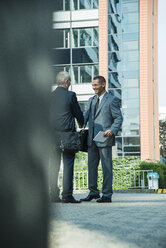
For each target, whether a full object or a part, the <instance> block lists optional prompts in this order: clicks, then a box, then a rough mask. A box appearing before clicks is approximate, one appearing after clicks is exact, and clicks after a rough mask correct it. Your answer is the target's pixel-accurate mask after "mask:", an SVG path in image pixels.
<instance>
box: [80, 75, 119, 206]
mask: <svg viewBox="0 0 166 248" xmlns="http://www.w3.org/2000/svg"><path fill="white" fill-rule="evenodd" d="M92 87H93V90H94V92H95V96H94V97H92V98H90V99H89V108H88V110H87V112H85V114H84V121H85V122H86V121H87V120H88V121H89V134H88V173H89V174H88V175H89V178H88V180H89V190H90V192H89V195H88V196H87V197H86V198H83V199H81V200H82V201H91V200H92V199H97V202H98V203H104V202H112V193H113V192H112V178H113V172H112V146H113V145H115V135H116V134H117V132H118V130H119V129H120V127H121V125H122V121H123V118H122V114H121V110H120V102H119V99H118V98H116V97H115V96H113V95H112V94H109V93H108V92H107V91H106V80H105V78H104V77H102V76H97V77H95V78H94V79H93V83H92ZM100 131H101V133H100V134H101V135H99V132H100ZM97 134H98V137H97V136H96V135H97ZM95 136H96V137H95ZM93 139H95V140H96V141H94V140H93ZM100 159H101V164H102V170H103V187H102V197H101V198H100V192H99V190H98V187H97V177H98V165H99V161H100Z"/></svg>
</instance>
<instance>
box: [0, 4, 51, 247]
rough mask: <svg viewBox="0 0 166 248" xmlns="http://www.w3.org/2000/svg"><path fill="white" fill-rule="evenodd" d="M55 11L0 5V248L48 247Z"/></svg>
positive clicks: (46, 6)
mask: <svg viewBox="0 0 166 248" xmlns="http://www.w3.org/2000/svg"><path fill="white" fill-rule="evenodd" d="M51 22H52V10H51V6H50V3H49V1H44V0H40V1H39V0H28V1H25V0H24V1H23V0H17V1H11V0H10V1H9V0H1V1H0V227H1V235H0V236H1V238H0V247H2V248H8V247H12V248H15V247H17V248H19V247H21V248H45V247H47V228H48V212H49V211H48V202H49V201H48V193H47V191H48V187H47V169H48V152H49V146H50V134H49V123H48V110H49V94H50V88H51V85H50V83H51V82H52V80H53V79H52V71H51V64H52V62H51V56H50V52H51V47H52V44H51V42H50V41H51V25H52V24H51Z"/></svg>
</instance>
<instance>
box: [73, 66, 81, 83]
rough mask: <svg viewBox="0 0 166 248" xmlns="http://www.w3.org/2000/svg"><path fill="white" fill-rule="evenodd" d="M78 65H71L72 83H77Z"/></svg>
mask: <svg viewBox="0 0 166 248" xmlns="http://www.w3.org/2000/svg"><path fill="white" fill-rule="evenodd" d="M78 74H79V67H78V66H73V82H72V83H73V84H78V83H79V81H78V77H79V75H78Z"/></svg>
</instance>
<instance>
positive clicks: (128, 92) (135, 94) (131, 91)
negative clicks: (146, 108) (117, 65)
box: [123, 88, 139, 99]
mask: <svg viewBox="0 0 166 248" xmlns="http://www.w3.org/2000/svg"><path fill="white" fill-rule="evenodd" d="M123 97H124V98H126V99H132V98H135V99H136V98H139V89H138V88H126V89H123Z"/></svg>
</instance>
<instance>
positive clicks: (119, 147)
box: [115, 137, 122, 152]
mask: <svg viewBox="0 0 166 248" xmlns="http://www.w3.org/2000/svg"><path fill="white" fill-rule="evenodd" d="M115 140H116V145H117V148H118V152H122V138H121V137H116V139H115Z"/></svg>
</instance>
